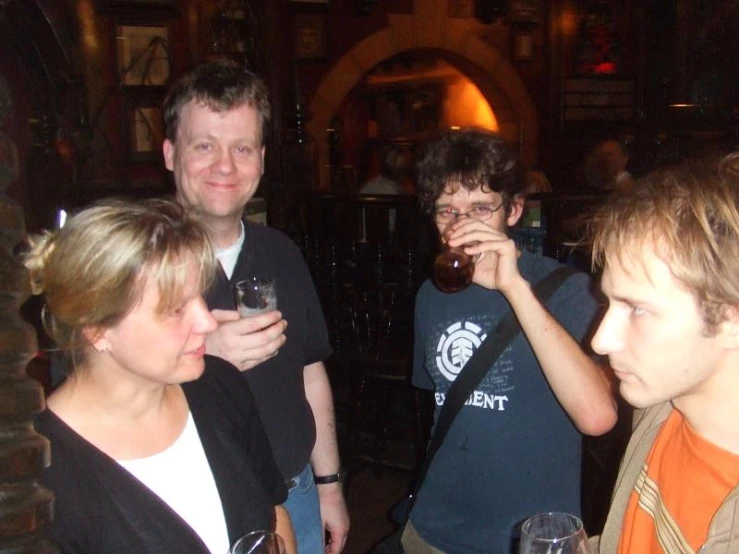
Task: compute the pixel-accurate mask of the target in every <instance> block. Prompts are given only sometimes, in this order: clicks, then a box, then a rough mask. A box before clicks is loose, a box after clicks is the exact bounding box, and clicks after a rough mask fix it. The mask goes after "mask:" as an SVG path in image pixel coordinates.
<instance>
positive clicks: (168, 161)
mask: <svg viewBox="0 0 739 554" xmlns="http://www.w3.org/2000/svg"><path fill="white" fill-rule="evenodd" d="M162 154H164V165H165V167H166V168H167V169H168V170H170V171H174V144H172V141H171V140H169V139H164V142H162Z"/></svg>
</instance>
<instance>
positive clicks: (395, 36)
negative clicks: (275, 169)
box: [308, 0, 539, 189]
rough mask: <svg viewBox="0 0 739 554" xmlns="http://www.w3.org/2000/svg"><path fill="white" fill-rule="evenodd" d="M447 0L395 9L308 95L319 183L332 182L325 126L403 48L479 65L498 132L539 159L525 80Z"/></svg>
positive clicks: (478, 80)
mask: <svg viewBox="0 0 739 554" xmlns="http://www.w3.org/2000/svg"><path fill="white" fill-rule="evenodd" d="M446 3H447V2H446V0H416V4H415V12H414V13H413V14H407V15H406V14H402V15H399V14H391V15H389V16H388V20H389V25H388V26H387V27H385V28H384V29H382V30H380V31H378V32H376V33H374V34H372V35H370V36H368V37H366V38H365V39H363V40H362V41H360V42H359V43H357V44H356V45H355V46H354V48H352V49H351V50H350V51H349V52H347V53H346V54H345V55H344V56H342V57H341V58H340V59H339V60H338V61H337V62H336V64H335V65H334V66H333V67H332V68H331V69H330V70H329V72H328V73H327V74H326V76H325V77H324V78H323V80H322V81H321V82H320V84H319V85H318V87H317V89H316V92H315V94H314V95H313V97H312V98H311V100H310V103H309V110H310V113H311V114H312V117H311V120H310V122H309V123H308V131H309V132H310V134H311V136H312V137H313V138H314V140H315V142H316V146H317V150H318V162H319V163H318V167H319V172H320V175H319V177H320V181H319V187H320V188H321V189H326V188H328V183H329V176H328V172H327V168H328V136H327V132H326V129H328V128H329V126H330V122H331V119H332V117H333V116H334V114H335V113H336V111H337V110H338V108H339V106H340V104H341V102H342V101H343V99H344V97H345V96H346V95H347V94H349V92H350V91H351V90H352V89H353V88H354V86H355V85H356V84H357V83H358V82H359V81H360V79H362V77H363V76H364V74H365V73H367V72H368V71H370V70H371V69H372V68H373V67H374V66H375V65H376V64H378V63H379V62H381V61H383V60H386V59H388V58H390V57H392V56H394V55H395V54H398V53H400V52H404V51H408V50H415V49H433V50H437V51H440V52H442V53H448V54H449V55H450V56H453V57H456V58H457V59H460V58H461V59H463V60H465V62H466V63H468V64H470V65H471V66H472V67H475V68H477V69H478V71H476V72H475V75H474V77H472V76H471V78H472V79H473V81H474V82H475V84H476V85H477V86H478V87H479V88H480V90H481V91H482V93H483V94H484V95H485V96H486V98H487V100H488V102H489V103H490V105H491V107H492V108H493V110H494V112H495V116H496V118H497V119H498V124H499V126H500V132H501V133H502V134H503V135H504V136H505V137H506V138H507V139H508V140H509V141H510V142H511V143H512V144H518V145H519V149H520V156H521V159H522V160H523V161H524V162H526V163H533V162H534V161H535V160H536V149H537V141H538V135H539V129H538V122H537V115H536V109H535V108H534V105H533V102H532V101H531V97H530V96H529V93H528V91H527V90H526V86H525V85H524V83H523V81H522V80H521V78H520V77H519V75H518V73H517V72H516V70H515V69H514V68H513V66H512V65H511V64H510V63H509V62H508V60H507V59H506V58H505V57H503V55H502V54H501V53H500V52H499V51H498V50H497V49H496V48H494V47H493V46H491V45H490V44H489V43H487V42H485V41H483V40H481V39H480V38H479V36H478V35H479V24H478V23H477V22H476V21H475V20H468V19H450V18H447V17H446V15H445V14H446Z"/></svg>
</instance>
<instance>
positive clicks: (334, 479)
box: [313, 471, 344, 485]
mask: <svg viewBox="0 0 739 554" xmlns="http://www.w3.org/2000/svg"><path fill="white" fill-rule="evenodd" d="M313 482H314V483H315V484H316V485H330V484H331V483H343V482H344V472H342V471H339V472H338V473H331V474H329V475H314V476H313Z"/></svg>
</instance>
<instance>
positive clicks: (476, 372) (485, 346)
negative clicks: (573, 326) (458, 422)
mask: <svg viewBox="0 0 739 554" xmlns="http://www.w3.org/2000/svg"><path fill="white" fill-rule="evenodd" d="M577 272H578V271H577V270H576V269H574V268H572V267H569V266H562V267H559V268H557V269H555V270H554V271H552V272H551V273H550V274H548V275H547V276H546V277H544V278H543V279H541V280H540V281H539V282H538V283H536V285H534V294H535V295H536V297H537V298H538V299H539V301H540V302H541V303H542V304H545V303H546V302H547V300H549V298H550V297H551V296H552V294H554V292H555V291H556V290H557V289H558V288H559V286H560V285H561V284H562V283H564V282H565V280H567V279H568V278H569V277H570V276H572V275H574V274H575V273H577ZM520 330H521V327H520V326H519V324H518V321H517V319H516V316H515V315H514V313H513V312H512V311H510V309H509V311H508V315H506V316H505V318H504V319H502V320H501V322H500V323H499V324H498V325H497V326H496V327H495V329H494V330H493V332H492V333H490V334H489V335H488V336H487V338H486V339H485V340H484V341H483V343H482V344H481V345H480V347H479V348H478V349H477V350H476V351H475V353H474V354H472V357H471V358H470V359H469V360H467V363H466V364H465V365H464V367H463V368H462V371H460V372H459V375H457V378H456V379H455V380H454V383H452V386H451V387H449V391H448V392H447V394H446V399H445V400H444V405H443V406H442V408H441V412H440V413H439V419H438V421H437V423H436V429H435V431H434V436H433V437H432V438H431V443H430V444H429V448H428V450H427V451H426V456H424V459H423V465H422V466H421V470H420V471H419V473H418V477H417V478H416V484H415V486H414V487H413V496H414V497H415V494H416V493H417V492H418V490H419V489H420V488H421V484H422V483H423V479H424V477H425V476H426V472H427V471H428V469H429V466H431V461H432V460H433V458H434V455H435V454H436V452H437V451H438V450H439V448H440V447H441V443H442V442H443V441H444V437H445V436H446V434H447V432H448V431H449V429H450V428H451V426H452V423H453V422H454V418H456V417H457V414H458V413H459V411H460V410H461V409H462V406H464V403H465V402H467V399H468V398H469V397H470V395H471V394H472V392H473V391H474V390H475V387H476V386H477V385H479V384H480V381H482V378H483V377H484V376H485V375H486V374H487V372H488V371H489V370H490V368H491V366H492V365H493V364H494V363H495V361H496V360H497V359H498V357H499V356H500V355H501V353H502V352H503V350H505V349H506V347H507V346H508V344H509V343H510V342H511V341H512V340H513V339H514V338H515V337H516V335H518V333H519V331H520Z"/></svg>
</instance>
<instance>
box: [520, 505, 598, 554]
mask: <svg viewBox="0 0 739 554" xmlns="http://www.w3.org/2000/svg"><path fill="white" fill-rule="evenodd" d="M519 552H520V554H590V547H589V546H588V538H587V536H586V535H585V529H584V528H583V525H582V521H581V520H580V518H578V517H575V516H573V515H572V514H566V513H563V512H549V513H545V514H537V515H535V516H532V517H530V518H529V519H527V520H526V521H525V522H524V524H523V525H522V526H521V545H520V548H519Z"/></svg>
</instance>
